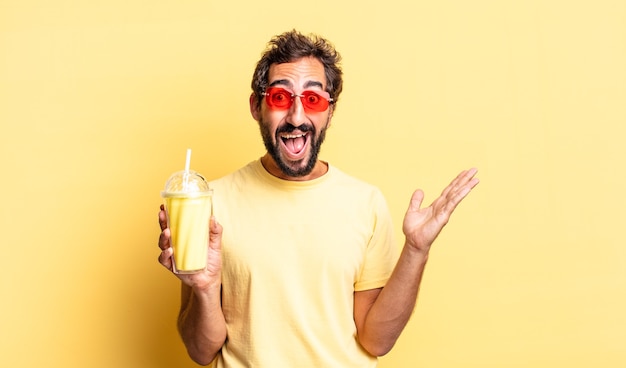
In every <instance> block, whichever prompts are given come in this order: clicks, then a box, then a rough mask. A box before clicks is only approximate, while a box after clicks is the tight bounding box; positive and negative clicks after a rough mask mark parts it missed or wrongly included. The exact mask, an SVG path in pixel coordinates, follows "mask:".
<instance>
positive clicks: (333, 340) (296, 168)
mask: <svg viewBox="0 0 626 368" xmlns="http://www.w3.org/2000/svg"><path fill="white" fill-rule="evenodd" d="M339 61H340V57H339V55H338V53H337V52H336V51H335V50H334V48H333V46H332V45H331V44H330V43H328V42H327V41H326V40H324V39H322V38H319V37H317V36H305V35H302V34H300V33H298V32H296V31H291V32H287V33H284V34H282V35H279V36H277V37H275V38H273V39H272V40H271V41H270V43H269V47H268V49H267V50H266V52H265V53H264V54H263V56H262V58H261V60H260V61H259V62H258V64H257V67H256V70H255V72H254V77H253V81H252V89H253V93H252V95H251V96H250V112H251V114H252V116H253V117H254V119H255V120H256V121H257V122H258V123H259V128H260V131H261V136H262V137H263V142H264V143H265V147H266V149H267V153H266V154H265V155H264V156H263V157H261V159H260V160H256V161H253V162H251V163H250V164H248V165H247V166H245V167H243V168H242V169H240V170H238V171H236V172H234V173H232V174H230V175H227V176H226V177H224V178H220V179H218V180H215V181H213V182H211V183H210V185H211V187H212V188H213V189H214V191H215V196H214V213H215V218H217V219H219V223H218V222H217V221H216V220H215V218H214V219H212V220H211V224H210V232H211V234H210V242H209V245H208V247H209V254H208V259H207V263H208V266H207V269H206V270H205V271H203V272H201V273H197V274H192V275H180V274H179V275H176V276H177V277H178V278H179V279H180V280H181V281H182V292H181V296H182V298H181V310H180V315H179V320H178V327H179V331H180V334H181V337H182V340H183V342H184V343H185V346H186V347H187V350H188V352H189V355H190V356H191V358H192V359H193V360H194V361H196V362H197V363H199V364H209V363H211V362H212V361H213V360H215V362H216V366H217V367H375V366H376V364H377V357H378V356H381V355H384V354H386V353H387V352H389V350H390V349H391V348H392V347H393V345H394V343H395V342H396V340H397V339H398V337H399V335H400V333H401V331H402V329H403V328H404V327H405V325H406V323H407V321H408V320H409V317H410V315H411V313H412V311H413V308H414V306H415V302H416V298H417V293H418V288H419V284H420V281H421V278H422V273H423V271H424V267H425V265H426V261H427V259H428V253H429V250H430V246H431V244H432V243H433V241H434V240H435V238H436V237H437V235H438V234H439V232H440V231H441V229H442V228H443V226H444V225H445V224H446V223H447V221H448V219H449V217H450V215H451V213H452V212H453V211H454V209H455V208H456V206H457V205H458V204H459V202H460V201H461V200H462V199H463V198H464V197H465V196H466V195H467V194H468V193H469V192H470V190H471V189H472V188H473V187H474V186H475V185H476V184H477V183H478V179H476V178H475V177H474V175H475V173H476V170H475V169H472V170H468V171H464V172H462V173H461V174H459V176H457V178H455V179H454V180H453V181H452V182H451V184H450V185H449V186H448V187H447V188H446V189H445V190H444V191H443V193H442V194H441V196H440V197H439V198H437V199H436V200H435V201H434V202H433V203H432V205H431V206H429V207H426V208H420V207H421V203H422V199H423V193H422V191H420V190H417V191H415V193H414V194H413V196H412V198H411V201H410V205H409V208H408V210H407V212H406V215H405V218H404V222H403V232H404V235H405V242H404V246H403V248H402V251H401V254H400V256H399V258H397V262H396V257H395V256H394V254H393V253H394V251H393V250H394V248H395V244H394V238H393V234H392V224H391V217H390V214H389V212H388V210H387V205H386V202H385V200H384V198H383V196H382V194H381V193H380V191H379V190H378V189H377V188H375V187H373V186H371V185H369V184H366V183H364V182H361V181H359V180H357V179H355V178H352V177H350V176H348V175H346V174H344V173H343V172H341V171H340V170H338V169H337V168H336V167H334V166H332V165H330V164H329V163H327V162H324V161H321V160H319V159H318V153H319V150H320V146H321V144H322V142H323V141H324V137H325V134H326V130H327V128H328V127H329V125H330V122H331V119H332V115H333V112H334V109H335V106H336V103H337V100H338V98H339V94H340V93H341V89H342V72H341V69H340V68H339V67H338V62H339ZM159 222H160V225H161V229H162V232H161V236H160V238H159V247H160V248H161V250H162V252H161V255H160V256H159V262H160V263H161V264H163V266H165V267H166V268H167V269H169V270H170V271H171V270H172V261H171V257H172V254H173V252H172V248H171V247H170V245H169V237H170V233H169V229H167V221H166V214H165V212H164V210H163V206H161V212H160V213H159ZM222 230H223V231H222ZM394 263H395V265H394Z"/></svg>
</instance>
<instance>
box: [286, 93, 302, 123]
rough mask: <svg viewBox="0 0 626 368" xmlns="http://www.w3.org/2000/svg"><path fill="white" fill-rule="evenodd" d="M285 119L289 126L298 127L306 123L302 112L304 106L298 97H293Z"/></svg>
mask: <svg viewBox="0 0 626 368" xmlns="http://www.w3.org/2000/svg"><path fill="white" fill-rule="evenodd" d="M287 119H288V121H289V123H291V125H293V126H295V127H299V126H300V125H302V124H304V123H305V122H306V114H305V112H304V105H302V100H300V97H299V96H294V99H293V104H292V105H291V107H290V108H289V114H288V116H287Z"/></svg>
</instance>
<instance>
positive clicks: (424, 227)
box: [402, 169, 479, 253]
mask: <svg viewBox="0 0 626 368" xmlns="http://www.w3.org/2000/svg"><path fill="white" fill-rule="evenodd" d="M477 171H478V170H477V169H470V170H465V171H463V172H461V173H460V174H459V175H458V176H457V177H456V178H455V179H454V180H452V182H451V183H450V184H449V185H448V186H447V187H446V188H445V189H444V190H443V192H442V193H441V195H440V196H439V197H438V198H437V199H435V200H434V201H433V203H432V204H431V205H430V206H428V207H425V208H421V206H422V201H423V200H424V192H423V191H422V190H420V189H418V190H416V191H415V192H414V193H413V196H412V197H411V202H410V204H409V208H408V210H407V211H406V214H405V216H404V222H403V224H402V231H403V232H404V235H405V236H406V244H407V245H408V246H411V247H414V248H415V249H416V250H419V251H421V252H424V253H427V252H428V251H429V250H430V246H431V245H432V243H433V242H434V241H435V239H436V238H437V236H438V235H439V233H440V232H441V230H442V229H443V227H444V226H445V225H446V224H447V223H448V221H449V220H450V216H451V215H452V212H454V210H455V209H456V206H458V204H459V203H461V201H462V200H463V198H465V196H467V195H468V194H469V192H470V191H471V190H472V188H474V187H475V186H476V185H477V184H478V181H479V180H478V178H475V177H474V176H475V175H476V172H477Z"/></svg>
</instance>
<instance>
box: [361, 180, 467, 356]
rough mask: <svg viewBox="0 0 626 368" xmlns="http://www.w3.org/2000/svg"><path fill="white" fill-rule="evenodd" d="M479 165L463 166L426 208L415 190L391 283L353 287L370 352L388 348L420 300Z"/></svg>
mask: <svg viewBox="0 0 626 368" xmlns="http://www.w3.org/2000/svg"><path fill="white" fill-rule="evenodd" d="M475 175H476V169H471V170H466V171H463V172H461V173H460V174H459V175H458V176H457V177H456V178H455V179H454V180H453V181H452V182H451V183H450V184H449V185H448V186H447V187H446V188H445V189H444V191H443V192H442V193H441V195H440V196H439V197H438V198H437V199H435V201H434V202H433V203H432V204H431V205H430V206H429V207H426V208H420V207H421V205H422V201H423V199H424V193H423V192H422V191H421V190H416V191H415V192H414V193H413V196H412V197H411V201H410V204H409V208H408V210H407V212H406V214H405V217H404V222H403V225H402V231H403V232H404V235H405V239H406V240H405V243H404V246H403V248H402V252H401V254H400V257H399V258H398V262H397V264H396V266H395V268H394V270H393V273H392V274H391V276H390V278H389V280H388V282H387V284H386V285H385V287H384V288H382V289H372V290H366V291H358V292H355V293H354V320H355V324H356V327H357V334H358V339H359V343H360V344H361V345H362V346H363V347H364V348H365V349H366V350H367V351H368V352H369V353H370V354H372V355H374V356H381V355H385V354H386V353H388V352H389V351H390V350H391V348H392V347H393V345H394V344H395V342H396V341H397V339H398V337H399V336H400V333H401V332H402V330H403V329H404V327H405V326H406V324H407V322H408V321H409V318H410V317H411V314H412V312H413V309H414V307H415V303H416V300H417V294H418V291H419V285H420V283H421V280H422V275H423V273H424V268H425V267H426V262H427V261H428V254H429V251H430V247H431V245H432V243H433V242H434V241H435V239H436V238H437V236H438V235H439V233H440V232H441V230H442V229H443V227H444V226H445V225H446V224H447V223H448V221H449V219H450V216H451V215H452V212H453V211H454V210H455V208H456V207H457V205H458V204H459V203H460V202H461V201H462V200H463V198H465V196H467V194H469V192H470V191H471V190H472V188H474V187H475V186H476V185H477V184H478V179H477V178H475V177H474V176H475Z"/></svg>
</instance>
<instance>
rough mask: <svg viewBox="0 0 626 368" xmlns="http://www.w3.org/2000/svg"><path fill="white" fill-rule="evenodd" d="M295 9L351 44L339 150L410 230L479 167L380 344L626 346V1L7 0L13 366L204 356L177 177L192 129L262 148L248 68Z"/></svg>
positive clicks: (0, 11) (497, 356)
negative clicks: (178, 265)
mask: <svg viewBox="0 0 626 368" xmlns="http://www.w3.org/2000/svg"><path fill="white" fill-rule="evenodd" d="M294 27H295V28H297V29H299V30H301V31H303V32H317V33H320V34H322V35H324V36H326V37H328V38H329V39H330V40H332V41H333V42H334V43H335V45H336V46H337V48H338V49H339V51H340V52H341V53H342V55H343V57H344V63H343V66H344V70H345V89H344V94H343V95H342V96H341V99H340V101H339V105H338V110H337V112H336V115H335V118H334V120H333V126H332V128H331V130H330V131H329V134H328V138H327V143H326V144H325V146H324V147H323V149H322V157H323V158H324V159H325V160H328V161H330V162H332V163H334V164H335V165H336V166H338V167H340V168H342V169H343V170H344V171H347V172H349V173H351V174H353V175H355V176H357V177H360V178H362V179H365V180H367V181H369V182H372V183H374V184H376V185H378V186H379V187H380V188H381V189H382V190H383V192H384V193H385V195H386V197H387V199H388V201H389V205H390V207H391V211H392V214H393V216H394V220H395V222H396V225H397V227H398V230H399V229H400V223H401V220H402V216H403V214H404V210H405V208H406V205H407V203H408V199H409V197H410V194H411V192H412V191H413V189H415V188H418V187H419V188H423V189H424V190H425V191H426V195H427V201H430V200H432V199H433V198H434V197H435V196H436V195H437V194H438V193H439V191H440V190H441V189H442V188H443V187H444V186H445V185H446V183H447V182H448V181H449V180H450V179H451V178H452V177H453V176H454V175H456V173H457V172H458V171H460V170H461V169H463V168H466V167H471V166H477V167H478V168H479V169H480V178H481V180H482V182H481V184H480V185H479V186H478V188H477V189H476V190H475V191H474V192H473V193H472V194H471V196H470V197H468V198H467V199H466V201H465V202H464V203H463V204H462V205H461V206H460V207H459V208H458V210H457V212H456V213H455V215H454V217H453V219H452V221H451V223H450V224H449V226H448V227H447V228H446V230H445V232H444V233H443V234H442V236H441V237H440V238H439V239H438V241H437V243H436V246H435V248H434V249H433V251H432V255H431V259H430V263H429V265H428V267H427V271H426V275H425V279H424V281H423V284H422V286H423V287H422V290H421V294H420V301H419V305H418V307H417V309H416V312H415V315H414V317H413V319H412V320H411V321H410V323H409V325H408V327H407V329H406V330H405V332H404V334H403V335H402V337H401V338H400V340H399V342H398V343H397V345H396V347H395V349H394V350H393V351H392V352H391V353H390V354H388V355H387V356H386V357H384V358H383V359H381V364H380V366H381V367H382V368H390V367H433V368H439V367H624V366H626V314H625V313H624V311H625V310H626V249H625V246H626V244H625V242H624V235H623V233H624V215H623V213H624V212H623V211H624V208H625V207H626V201H625V199H624V190H623V187H624V173H623V172H624V158H625V157H626V148H625V147H626V144H625V143H624V142H623V140H624V138H625V133H626V131H625V128H624V126H625V124H626V3H625V2H624V1H622V0H595V1H567V0H560V1H556V0H555V1H542V0H528V1H522V0H519V1H498V0H475V1H461V0H458V1H452V0H443V1H410V0H406V1H399V0H386V1H354V2H352V3H350V2H347V1H335V0H333V1H325V0H319V1H315V2H310V1H306V2H302V1H286V2H271V1H172V0H166V1H147V0H145V1H140V0H124V1H120V0H108V1H103V0H94V1H69V0H58V1H43V0H26V1H25V0H9V1H7V0H2V1H0V123H1V128H2V129H1V130H0V172H1V173H2V174H1V175H2V176H1V177H2V180H1V186H0V189H1V191H2V193H1V194H2V196H3V197H2V201H1V202H2V205H1V206H0V226H1V233H2V241H1V243H2V268H1V270H2V274H1V276H0V286H1V289H0V292H1V294H0V295H1V296H0V297H1V300H2V302H1V306H0V330H1V332H0V365H1V366H3V367H29V368H30V367H157V368H166V367H194V366H195V364H193V363H191V361H190V360H189V359H188V358H187V356H186V354H185V351H184V348H183V346H182V344H181V343H180V341H179V338H178V336H177V334H176V331H175V327H174V323H175V317H176V314H177V308H178V283H177V281H176V280H175V278H174V277H172V276H171V275H169V274H168V273H167V272H165V271H164V270H163V269H162V268H161V266H160V265H158V263H157V261H156V258H157V255H158V249H157V247H156V243H157V236H158V233H159V229H158V225H157V211H158V206H159V204H160V202H161V200H160V197H159V191H160V190H161V187H162V186H163V184H164V183H165V180H166V179H167V177H168V176H169V174H170V173H171V172H173V171H176V170H180V169H182V166H183V165H184V156H185V149H186V148H188V147H189V148H192V149H193V158H192V165H191V166H192V168H193V169H195V170H198V171H200V172H202V173H203V174H204V175H205V176H207V177H210V178H212V177H217V176H220V175H223V174H226V173H228V172H230V171H232V170H234V169H236V168H238V167H240V166H241V165H243V164H245V163H247V162H249V161H250V160H252V159H255V158H257V157H259V156H261V155H262V153H263V146H262V144H261V140H260V137H259V133H258V128H257V126H256V123H255V122H254V121H253V120H252V118H251V117H250V115H249V112H248V105H247V100H248V95H249V93H250V87H249V83H250V77H251V74H252V69H253V67H254V63H255V62H256V60H257V59H258V57H259V55H260V53H261V51H262V49H263V48H264V45H265V43H266V41H267V40H268V39H269V38H270V37H271V36H272V35H274V34H277V33H281V32H283V31H285V30H288V29H291V28H294ZM277 226H280V224H277Z"/></svg>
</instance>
